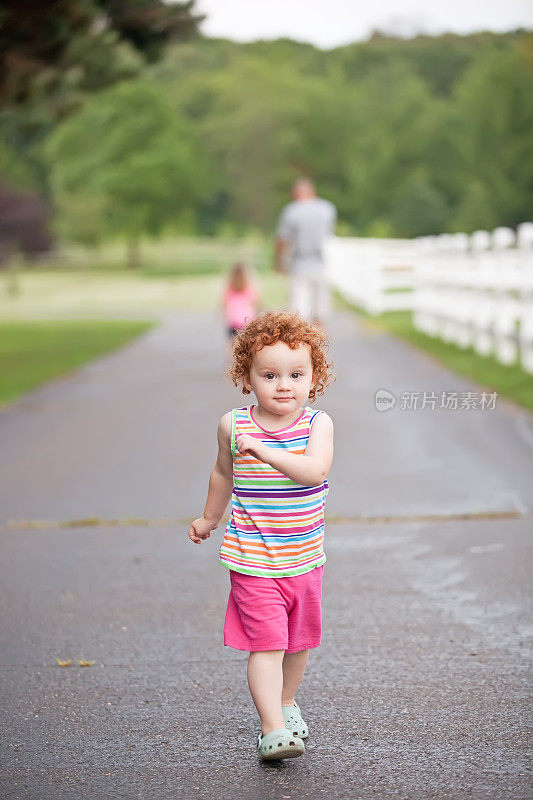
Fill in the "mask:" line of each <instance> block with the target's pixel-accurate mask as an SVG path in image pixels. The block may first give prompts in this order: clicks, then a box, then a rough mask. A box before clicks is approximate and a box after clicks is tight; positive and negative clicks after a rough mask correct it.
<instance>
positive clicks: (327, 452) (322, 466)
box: [236, 412, 334, 486]
mask: <svg viewBox="0 0 533 800" xmlns="http://www.w3.org/2000/svg"><path fill="white" fill-rule="evenodd" d="M333 433H334V431H333V420H332V419H331V417H330V416H328V414H326V413H325V412H323V413H322V414H318V416H317V417H315V421H314V422H313V426H312V428H311V433H310V434H309V441H308V442H307V447H306V448H305V453H304V454H303V455H298V454H296V453H287V452H286V451H285V450H278V449H276V448H274V447H269V446H268V445H266V444H263V442H260V441H258V440H257V439H254V438H253V437H252V436H249V435H248V434H242V435H241V436H237V440H236V445H237V448H238V450H239V452H240V453H251V455H253V456H255V457H256V458H258V459H259V460H260V461H263V462H264V463H265V464H270V466H271V467H274V469H277V470H278V472H281V473H283V475H286V476H287V478H290V479H291V480H293V481H295V483H299V484H300V485H302V486H320V484H321V483H323V481H324V480H325V478H326V477H327V475H328V473H329V471H330V469H331V464H332V463H333Z"/></svg>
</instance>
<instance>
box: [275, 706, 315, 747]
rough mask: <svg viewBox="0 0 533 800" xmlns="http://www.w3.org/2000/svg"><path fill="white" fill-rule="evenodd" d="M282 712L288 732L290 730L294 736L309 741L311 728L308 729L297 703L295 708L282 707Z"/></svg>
mask: <svg viewBox="0 0 533 800" xmlns="http://www.w3.org/2000/svg"><path fill="white" fill-rule="evenodd" d="M281 712H282V714H283V719H284V720H285V727H286V728H287V730H289V731H290V732H291V733H292V735H293V736H299V737H300V739H307V737H308V736H309V728H308V727H307V723H306V722H304V720H303V719H302V715H301V714H300V709H299V708H298V704H297V703H296V701H295V702H294V705H293V706H281Z"/></svg>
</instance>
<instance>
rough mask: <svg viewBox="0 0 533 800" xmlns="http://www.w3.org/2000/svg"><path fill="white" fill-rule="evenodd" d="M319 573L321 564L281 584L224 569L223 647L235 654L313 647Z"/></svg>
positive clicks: (319, 623)
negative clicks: (228, 584)
mask: <svg viewBox="0 0 533 800" xmlns="http://www.w3.org/2000/svg"><path fill="white" fill-rule="evenodd" d="M323 572H324V565H323V564H321V565H320V566H319V567H314V568H313V569H311V570H310V571H309V572H305V573H304V574H303V575H293V576H290V577H285V578H262V577H259V576H258V575H245V574H244V573H242V572H237V571H236V570H233V569H230V570H229V574H230V582H231V589H230V593H229V598H228V607H227V609H226V620H225V622H224V644H225V645H226V646H228V647H234V648H235V649H236V650H250V651H255V650H285V651H286V652H287V653H295V652H297V651H298V650H307V648H308V647H318V646H319V645H320V636H321V634H322V609H321V606H320V602H321V600H322V574H323Z"/></svg>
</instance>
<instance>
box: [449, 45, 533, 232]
mask: <svg viewBox="0 0 533 800" xmlns="http://www.w3.org/2000/svg"><path fill="white" fill-rule="evenodd" d="M454 101H455V107H454V111H455V114H456V117H457V119H458V124H457V126H456V150H457V165H458V167H459V168H460V169H461V171H462V174H463V179H462V186H463V195H462V198H461V201H460V202H459V203H458V206H457V208H456V213H455V217H454V221H453V224H454V226H455V227H456V228H457V227H463V228H465V227H466V228H467V229H468V230H472V229H473V227H478V226H481V227H487V228H490V227H492V226H493V225H495V224H497V225H508V226H511V227H514V226H516V225H517V224H519V223H520V222H524V221H526V220H527V219H528V218H529V217H530V214H531V208H532V206H533V158H532V156H531V131H532V130H533V36H529V37H525V38H524V39H523V40H522V42H521V43H520V44H519V45H517V46H514V47H513V48H512V49H511V50H508V51H506V52H503V53H502V52H501V51H495V50H491V51H489V52H488V53H486V54H484V55H483V57H481V58H480V59H479V60H478V61H476V62H475V63H474V64H473V65H472V67H471V68H470V69H469V70H468V71H467V73H466V74H465V75H464V77H463V79H462V81H461V82H460V83H459V84H458V85H457V88H456V92H455V94H454Z"/></svg>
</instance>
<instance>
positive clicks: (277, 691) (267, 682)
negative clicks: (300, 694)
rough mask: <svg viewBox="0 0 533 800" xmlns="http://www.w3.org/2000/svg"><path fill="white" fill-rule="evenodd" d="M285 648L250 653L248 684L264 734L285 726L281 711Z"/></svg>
mask: <svg viewBox="0 0 533 800" xmlns="http://www.w3.org/2000/svg"><path fill="white" fill-rule="evenodd" d="M284 652H285V651H284V650H261V651H255V652H251V653H250V657H249V658H248V670H247V675H248V686H249V687H250V693H251V695H252V699H253V701H254V704H255V707H256V708H257V711H258V712H259V716H260V717H261V733H262V735H263V736H265V734H267V733H270V731H276V730H278V729H279V728H284V727H285V720H284V719H283V714H282V712H281V691H282V687H283V671H282V668H281V664H282V661H283V653H284Z"/></svg>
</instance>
